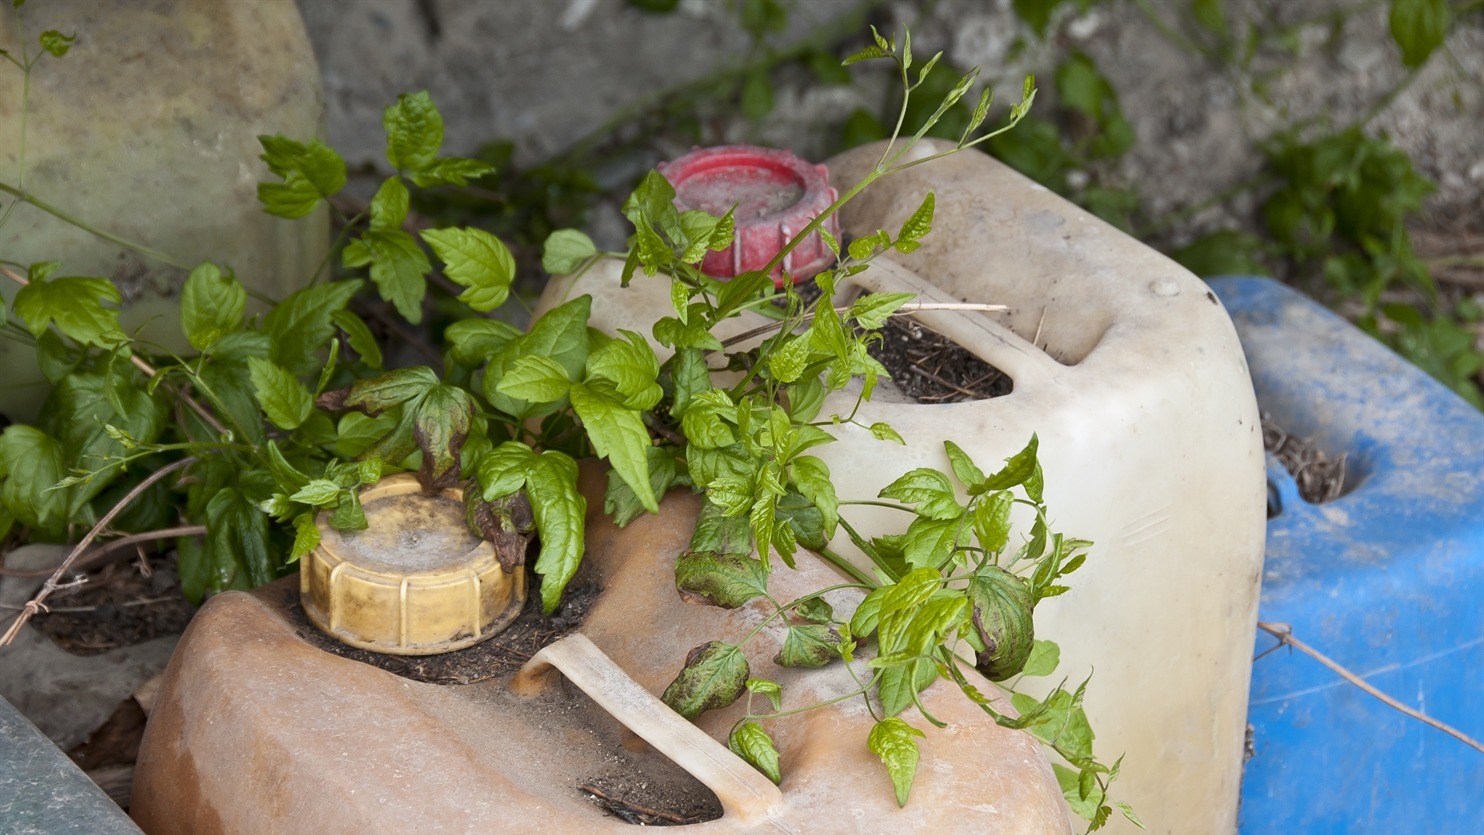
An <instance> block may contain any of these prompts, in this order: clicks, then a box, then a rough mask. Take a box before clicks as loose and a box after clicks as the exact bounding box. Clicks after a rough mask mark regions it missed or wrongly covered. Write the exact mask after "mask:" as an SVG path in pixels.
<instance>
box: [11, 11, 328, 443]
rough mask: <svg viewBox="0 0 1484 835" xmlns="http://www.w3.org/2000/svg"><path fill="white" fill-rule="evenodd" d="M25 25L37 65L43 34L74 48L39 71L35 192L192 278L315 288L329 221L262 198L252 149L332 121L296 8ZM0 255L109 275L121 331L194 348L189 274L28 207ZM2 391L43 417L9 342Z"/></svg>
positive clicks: (18, 415)
mask: <svg viewBox="0 0 1484 835" xmlns="http://www.w3.org/2000/svg"><path fill="white" fill-rule="evenodd" d="M20 15H21V20H22V21H23V22H24V24H25V27H26V28H25V33H26V38H27V44H28V46H27V48H28V49H30V50H32V51H34V50H35V49H36V48H37V47H36V41H35V38H36V35H37V33H39V32H41V31H42V30H44V29H58V30H60V31H63V32H66V33H70V34H75V35H76V36H77V41H76V43H74V44H73V45H72V49H71V51H69V52H68V53H67V54H66V55H65V56H64V57H62V58H60V59H54V58H52V57H50V56H47V57H45V58H44V59H43V60H41V61H40V63H39V64H38V65H37V66H36V69H35V70H34V71H33V76H32V83H31V108H30V114H29V120H28V130H27V145H26V159H25V163H26V169H27V173H26V182H25V185H26V188H27V190H28V191H30V192H31V193H32V194H34V195H35V196H36V197H38V198H40V199H42V200H45V201H46V202H48V203H50V204H52V205H55V206H57V207H59V208H61V209H63V210H65V211H66V212H68V213H70V214H72V215H74V216H76V217H78V218H79V219H81V220H83V221H86V222H88V223H91V224H93V225H95V226H99V227H101V228H103V229H105V230H107V231H109V232H112V233H113V234H115V235H119V236H122V237H123V238H126V239H128V240H131V241H136V242H138V243H141V244H144V245H146V246H149V247H153V248H154V249H157V250H161V251H163V252H165V253H167V254H169V255H171V256H173V257H174V258H177V259H180V260H182V261H184V262H185V263H187V264H191V265H194V264H196V263H199V262H200V261H202V260H205V259H212V260H215V261H217V262H219V263H225V264H226V265H228V266H230V267H231V268H232V269H234V270H235V271H236V273H237V276H238V277H239V278H240V279H241V280H242V281H243V283H244V284H245V285H246V286H247V287H248V288H249V289H255V290H258V291H261V292H262V293H265V294H267V295H269V296H271V297H274V298H282V297H283V296H286V295H288V293H289V292H291V291H292V290H294V289H296V288H297V287H299V286H301V285H302V284H303V283H304V282H306V281H307V280H308V278H309V275H310V274H311V273H313V271H314V269H315V268H316V267H317V266H318V265H319V263H320V261H321V260H322V259H323V257H324V254H325V252H326V250H327V248H328V245H329V239H328V225H327V219H328V215H327V214H326V213H325V212H324V210H321V211H319V212H317V213H315V214H312V215H311V216H310V218H309V219H306V220H303V221H288V220H282V219H279V218H275V217H272V216H270V215H267V214H264V213H263V211H262V209H261V206H260V205H259V203H258V200H257V183H258V182H259V181H262V180H268V179H272V178H271V177H270V175H269V173H268V169H267V166H266V165H264V164H263V163H262V162H261V161H259V160H258V155H259V154H260V153H262V149H261V148H260V146H259V144H258V140H257V136H258V135H259V134H265V133H266V134H273V133H280V132H282V133H284V134H286V135H288V136H290V137H293V138H296V139H299V140H304V139H307V138H309V137H311V136H313V135H315V134H316V133H318V132H319V131H320V130H321V127H322V124H323V121H322V120H323V115H324V102H323V98H322V95H321V92H320V84H319V74H318V70H317V67H316V65H315V61H314V53H313V51H312V49H311V47H310V44H309V40H308V38H307V37H306V36H305V34H304V26H303V23H302V21H301V19H300V17H299V13H298V10H297V8H296V7H295V6H294V4H293V2H292V0H262V2H253V3H193V2H189V0H150V2H143V3H139V2H126V1H125V0H107V2H102V1H101V0H56V2H50V3H33V4H30V5H27V6H24V7H22V8H21V9H20ZM16 26H17V25H16V18H15V16H13V15H11V14H6V15H3V16H0V48H3V49H9V50H12V51H14V50H16V48H17V43H18V39H17V35H18V32H17V28H16ZM4 70H5V71H4V72H0V137H4V139H3V141H0V181H3V182H5V183H8V184H10V185H12V186H15V185H18V183H19V179H20V177H19V167H20V154H19V149H20V143H19V136H20V116H21V112H20V111H21V108H20V104H21V100H22V96H21V86H22V76H21V73H20V72H19V71H17V70H15V68H14V67H11V66H8V65H7V66H6V67H4ZM3 202H4V203H6V204H7V205H8V204H9V202H10V201H9V199H8V195H7V196H6V199H5V200H4V201H3ZM0 257H3V258H5V259H6V260H9V261H17V262H20V263H31V262H34V261H50V260H60V261H62V269H61V272H60V273H59V275H64V276H65V275H90V276H105V277H107V278H109V279H111V280H112V281H113V282H114V284H115V285H116V286H117V287H118V289H119V291H120V293H121V294H122V295H123V298H124V313H123V315H122V316H121V321H122V323H123V325H124V328H125V330H128V331H133V330H134V329H135V328H138V327H140V326H141V325H145V324H146V322H149V324H148V326H147V327H146V328H145V330H144V332H143V335H144V337H145V338H147V339H151V340H154V341H156V342H159V343H163V344H164V345H167V346H169V347H170V348H171V349H172V350H177V351H184V350H189V346H188V345H187V344H186V342H185V339H184V337H183V336H182V335H181V333H180V327H179V325H178V318H177V316H178V314H177V312H176V305H177V304H178V299H177V298H176V295H177V293H178V291H179V289H180V287H181V284H182V283H183V281H184V280H185V275H186V273H185V271H184V270H181V269H178V268H176V267H172V266H169V265H168V264H164V263H161V262H159V261H156V260H152V259H149V258H146V257H144V256H141V255H139V254H137V253H135V252H133V251H132V250H128V249H125V248H123V247H120V246H117V245H115V244H112V243H109V242H106V241H103V240H101V239H98V238H95V237H93V236H92V235H90V234H88V233H86V232H83V231H81V230H78V229H76V228H73V227H71V226H68V225H66V224H64V223H63V222H61V221H59V220H57V219H56V218H54V217H52V216H51V215H48V214H46V213H44V212H42V211H40V210H39V209H37V208H35V207H34V206H29V205H22V206H18V207H17V208H16V210H15V213H14V214H13V215H12V216H11V217H10V219H9V220H8V221H7V222H6V224H5V226H4V228H3V229H0ZM0 289H3V291H4V297H5V298H6V299H7V300H9V299H11V298H13V297H14V294H15V291H16V285H15V284H14V283H12V282H10V281H8V280H6V281H3V282H0ZM260 309H262V307H261V306H260V305H258V304H257V303H256V302H251V303H250V306H249V308H248V310H249V312H253V311H255V310H260ZM152 317H158V318H155V319H154V320H153V321H150V320H151V318H152ZM0 385H3V386H6V387H7V389H6V394H5V399H4V402H3V404H0V411H3V412H4V413H5V415H6V416H8V417H10V418H11V419H12V420H18V421H27V422H29V421H30V420H32V419H33V418H34V416H35V410H36V409H37V408H38V407H39V405H40V403H41V399H42V397H43V396H44V394H45V391H46V386H45V384H44V381H43V378H42V377H41V376H40V373H39V372H38V371H37V369H36V363H35V361H34V359H33V352H32V351H31V349H30V348H28V347H25V346H23V345H21V344H20V343H17V342H15V341H12V340H4V341H0ZM14 386H22V387H21V388H11V387H14Z"/></svg>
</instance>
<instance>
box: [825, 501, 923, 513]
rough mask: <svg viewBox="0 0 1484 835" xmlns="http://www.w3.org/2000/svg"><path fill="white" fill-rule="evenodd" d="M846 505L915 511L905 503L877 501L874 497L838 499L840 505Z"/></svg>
mask: <svg viewBox="0 0 1484 835" xmlns="http://www.w3.org/2000/svg"><path fill="white" fill-rule="evenodd" d="M846 505H870V506H872V507H886V508H891V509H892V510H900V511H902V512H903V513H913V514H915V513H917V511H915V510H913V509H912V508H910V507H907V506H906V505H901V504H893V503H892V502H878V501H876V500H874V499H842V500H841V501H840V506H841V507H844V506H846Z"/></svg>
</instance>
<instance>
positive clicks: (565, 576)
mask: <svg viewBox="0 0 1484 835" xmlns="http://www.w3.org/2000/svg"><path fill="white" fill-rule="evenodd" d="M526 494H527V495H528V496H529V497H530V500H531V514H532V515H533V516H534V517H535V520H536V532H537V533H538V534H539V535H540V537H541V554H540V556H538V557H537V558H536V565H535V570H536V573H537V574H540V575H541V610H542V611H543V612H545V613H546V614H548V615H549V614H551V613H552V612H554V611H556V607H557V604H559V603H561V601H562V591H563V590H565V589H566V588H567V583H568V582H570V581H571V579H572V575H574V574H576V573H577V567H578V566H579V565H581V564H582V552H583V548H584V541H583V534H584V531H585V529H586V519H587V499H585V498H583V497H582V494H580V493H578V492H577V464H576V462H574V461H573V460H572V459H571V458H569V457H567V456H566V455H563V454H562V453H560V452H557V451H555V450H546V451H544V452H542V453H541V454H540V455H533V456H532V457H531V460H530V462H529V463H528V464H527V466H526Z"/></svg>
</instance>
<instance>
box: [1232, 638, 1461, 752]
mask: <svg viewBox="0 0 1484 835" xmlns="http://www.w3.org/2000/svg"><path fill="white" fill-rule="evenodd" d="M1257 628H1258V629H1261V630H1262V631H1264V632H1266V633H1268V634H1269V635H1272V636H1273V637H1274V638H1277V639H1278V641H1279V643H1280V644H1287V645H1289V646H1291V647H1293V648H1294V649H1296V650H1298V651H1299V652H1302V653H1304V654H1305V655H1307V656H1309V657H1310V658H1313V659H1314V660H1315V661H1318V662H1319V663H1320V664H1323V665H1324V666H1326V667H1328V668H1330V669H1331V670H1334V671H1335V672H1336V673H1338V674H1339V675H1340V677H1341V678H1343V679H1345V680H1346V681H1348V682H1350V683H1351V684H1353V685H1355V686H1356V687H1359V688H1360V689H1362V690H1364V691H1365V692H1367V693H1369V694H1371V695H1372V696H1375V697H1376V698H1378V699H1380V700H1381V701H1382V702H1384V703H1385V704H1386V705H1387V706H1388V707H1393V708H1396V709H1397V710H1399V711H1401V712H1402V713H1405V714H1407V715H1408V716H1410V717H1412V718H1413V719H1416V720H1417V721H1419V722H1423V723H1426V724H1428V725H1431V726H1433V727H1434V728H1437V729H1438V730H1440V731H1442V732H1443V733H1445V734H1447V735H1449V736H1451V737H1453V738H1454V739H1457V740H1458V741H1460V742H1462V743H1463V744H1464V745H1467V746H1469V747H1471V748H1474V749H1476V750H1478V751H1479V752H1480V753H1484V743H1481V742H1479V741H1478V740H1476V739H1474V738H1472V737H1470V736H1468V735H1466V734H1464V733H1463V732H1462V731H1460V730H1458V729H1457V728H1454V727H1452V726H1451V725H1445V724H1443V723H1442V722H1439V721H1438V720H1436V719H1434V718H1432V717H1431V716H1428V715H1427V714H1425V713H1422V712H1421V711H1418V710H1413V709H1412V708H1410V707H1407V706H1406V705H1404V704H1402V703H1401V702H1399V701H1397V700H1396V699H1393V698H1391V697H1390V696H1388V695H1386V694H1385V693H1382V692H1381V691H1380V690H1377V689H1376V688H1375V687H1373V686H1372V685H1371V684H1370V682H1368V681H1366V680H1365V679H1363V678H1361V677H1360V676H1358V675H1356V674H1355V673H1352V672H1350V671H1349V670H1347V669H1345V668H1344V667H1341V666H1340V665H1339V664H1336V663H1335V662H1334V661H1333V660H1331V659H1330V658H1329V657H1328V656H1326V655H1324V654H1323V653H1321V652H1319V651H1318V650H1316V649H1314V648H1313V647H1311V646H1309V645H1308V644H1306V643H1304V642H1303V641H1300V640H1299V639H1298V638H1295V637H1293V629H1292V627H1290V626H1289V625H1288V624H1286V623H1263V622H1261V621H1259V622H1258V624H1257Z"/></svg>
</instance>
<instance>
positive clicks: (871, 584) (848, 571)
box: [809, 548, 881, 589]
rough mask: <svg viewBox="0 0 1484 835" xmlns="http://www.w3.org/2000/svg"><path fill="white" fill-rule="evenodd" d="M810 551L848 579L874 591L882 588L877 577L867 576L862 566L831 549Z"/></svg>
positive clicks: (811, 549)
mask: <svg viewBox="0 0 1484 835" xmlns="http://www.w3.org/2000/svg"><path fill="white" fill-rule="evenodd" d="M809 550H810V552H811V553H814V554H817V555H819V556H820V557H822V558H823V559H824V560H825V561H826V562H828V563H829V564H830V565H832V566H834V567H835V570H836V571H839V572H840V573H842V574H844V575H846V576H847V577H850V578H851V579H853V580H855V581H857V582H859V583H861V584H862V585H864V586H866V587H867V588H872V589H874V588H878V587H880V585H881V583H880V582H878V581H877V580H876V578H875V577H872V576H871V575H869V574H867V573H866V572H865V571H863V570H861V568H860V566H858V565H856V564H855V563H853V562H851V561H850V560H847V559H845V558H844V557H842V556H840V555H839V554H837V553H835V552H834V551H831V550H830V549H829V548H820V549H819V550H818V551H815V550H814V549H813V548H810V549H809Z"/></svg>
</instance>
